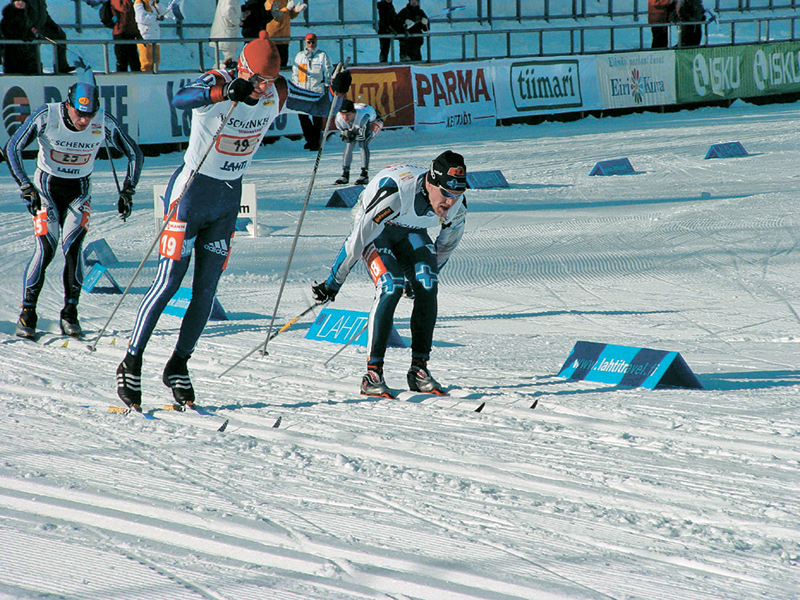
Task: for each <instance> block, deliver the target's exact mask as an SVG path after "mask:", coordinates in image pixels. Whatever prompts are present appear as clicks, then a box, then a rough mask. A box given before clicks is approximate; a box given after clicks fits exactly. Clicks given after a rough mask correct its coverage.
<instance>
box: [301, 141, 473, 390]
mask: <svg viewBox="0 0 800 600" xmlns="http://www.w3.org/2000/svg"><path fill="white" fill-rule="evenodd" d="M466 188H467V167H466V166H465V165H464V157H462V156H461V155H460V154H457V153H455V152H451V151H450V150H447V151H446V152H443V153H442V154H440V155H439V156H437V157H436V158H435V159H433V161H432V162H431V166H430V168H428V169H426V168H425V167H415V166H412V165H406V164H400V165H394V166H391V167H387V168H385V169H383V170H382V171H380V172H379V173H378V174H377V175H376V176H375V177H374V178H373V179H372V181H370V182H369V183H368V184H367V187H366V188H364V191H363V192H362V193H361V196H360V197H359V202H358V204H357V205H356V207H355V208H354V209H353V210H354V213H355V224H354V226H353V229H352V231H351V232H350V235H349V236H348V237H347V239H345V241H344V244H343V245H342V248H341V250H340V251H339V254H338V256H337V257H336V260H335V261H334V263H333V266H332V267H331V272H330V275H328V278H327V279H326V280H325V281H324V282H322V283H319V284H318V283H316V282H314V285H312V286H311V290H312V292H313V294H314V297H315V298H316V299H317V301H319V302H322V301H325V300H331V301H333V300H334V299H335V298H336V294H337V293H338V292H339V289H340V288H341V287H342V285H343V284H344V282H345V279H346V278H347V275H348V274H349V273H350V270H351V269H352V268H353V267H354V266H355V264H356V263H357V262H358V261H359V260H363V261H364V263H365V264H366V266H367V272H368V273H369V275H370V277H371V278H372V281H373V283H374V284H375V299H374V301H373V303H372V310H371V311H370V314H369V321H368V327H369V329H368V332H369V334H368V337H369V340H368V342H367V348H368V350H369V354H368V356H367V373H366V374H365V375H364V377H363V378H362V380H361V393H362V394H364V395H366V396H383V397H386V398H393V397H394V393H393V392H392V390H391V389H390V388H389V386H387V385H386V381H385V380H384V377H383V362H384V355H385V353H386V344H387V342H388V339H389V333H390V332H391V330H392V321H393V319H394V311H395V308H396V307H397V303H398V301H399V300H400V297H401V296H402V295H403V292H404V290H407V291H408V292H409V296H411V297H413V299H414V308H413V309H412V311H411V367H410V368H409V370H408V374H407V376H406V379H407V381H408V388H409V389H410V390H412V391H415V392H425V393H429V394H439V395H443V394H445V391H444V390H443V389H442V386H441V385H439V383H438V382H437V381H436V380H435V379H434V378H433V376H432V375H431V373H430V371H429V370H428V359H429V358H430V353H431V346H432V344H433V329H434V327H435V325H436V315H437V310H438V309H437V306H438V305H437V294H438V290H439V272H440V271H441V269H442V267H443V266H444V265H445V263H446V262H447V260H448V259H449V258H450V255H451V254H452V252H453V250H455V248H456V246H458V243H459V242H460V241H461V237H462V235H463V234H464V224H465V221H466V216H467V204H466V200H465V199H464V191H465V190H466ZM429 227H440V230H439V233H438V235H437V237H436V242H435V243H434V242H433V241H432V240H431V238H430V236H429V235H428V231H427V230H428V228H429Z"/></svg>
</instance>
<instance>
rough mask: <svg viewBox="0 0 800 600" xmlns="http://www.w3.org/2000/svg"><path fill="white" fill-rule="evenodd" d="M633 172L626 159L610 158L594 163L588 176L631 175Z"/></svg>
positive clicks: (629, 162)
mask: <svg viewBox="0 0 800 600" xmlns="http://www.w3.org/2000/svg"><path fill="white" fill-rule="evenodd" d="M635 172H636V171H634V170H633V165H632V164H631V161H629V160H628V159H627V158H612V159H610V160H601V161H600V162H598V163H596V164H595V165H594V168H593V169H592V171H591V173H589V175H631V174H633V173H635Z"/></svg>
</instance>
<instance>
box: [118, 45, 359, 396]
mask: <svg viewBox="0 0 800 600" xmlns="http://www.w3.org/2000/svg"><path fill="white" fill-rule="evenodd" d="M279 70H280V56H279V55H278V51H277V49H276V48H275V44H273V43H272V41H271V40H270V39H269V38H268V37H267V34H266V32H265V31H262V32H261V33H260V34H259V37H258V39H255V40H252V41H251V42H249V43H248V44H247V45H246V46H245V47H244V50H242V53H241V54H240V55H239V62H238V65H237V67H236V68H235V69H230V70H212V71H209V72H207V73H206V74H204V75H203V76H202V77H200V78H199V79H197V80H196V81H194V82H192V83H191V84H189V85H187V86H186V87H184V88H181V89H180V90H179V91H178V93H177V94H176V95H175V97H174V99H173V100H172V105H173V106H174V107H175V108H177V109H179V110H190V109H191V111H192V129H191V133H190V135H189V147H188V149H187V150H186V153H185V155H184V162H183V164H182V165H181V166H180V167H179V168H178V169H177V171H175V173H174V174H173V175H172V178H171V179H170V181H169V184H168V186H167V190H166V193H165V195H164V214H165V215H166V214H168V213H169V209H170V207H171V205H172V203H173V202H175V201H176V200H178V199H180V203H179V204H178V209H177V211H176V212H175V214H174V215H173V217H172V219H171V220H172V221H173V222H172V223H170V225H169V226H168V227H167V229H166V230H165V232H164V234H163V235H162V238H161V240H160V241H159V254H160V256H159V260H158V270H157V272H156V276H155V280H154V281H153V284H152V285H151V287H150V290H149V291H148V292H147V293H146V294H145V296H144V299H143V300H142V303H141V305H140V307H139V312H138V314H137V315H136V321H135V322H134V325H133V330H132V332H131V337H130V340H129V344H128V352H127V354H126V355H125V358H124V360H123V361H122V362H121V363H120V365H119V367H118V368H117V394H118V395H119V397H120V398H121V399H122V401H123V402H124V403H125V404H126V405H128V406H130V407H132V408H134V409H135V410H141V398H142V389H141V370H142V355H143V353H144V349H145V346H146V345H147V342H148V341H149V339H150V336H151V335H152V333H153V330H154V329H155V327H156V323H157V322H158V319H159V317H160V316H161V313H162V311H163V310H164V308H165V307H166V305H167V302H169V301H170V299H172V297H173V296H174V295H175V292H177V291H178V289H179V288H180V285H181V282H182V281H183V277H184V275H186V271H187V270H188V268H189V261H190V259H191V257H192V253H193V252H194V254H195V266H194V277H193V281H192V299H191V301H190V302H189V306H188V308H187V309H186V314H185V315H184V317H183V322H182V323H181V328H180V333H179V335H178V341H177V343H176V345H175V350H174V353H173V355H172V357H171V358H170V360H169V362H167V365H166V367H165V368H164V372H163V375H162V381H163V382H164V384H165V385H166V386H167V387H169V388H171V389H172V394H173V398H174V400H175V402H176V403H177V404H180V405H188V406H193V405H194V400H195V393H194V388H193V387H192V382H191V380H190V378H189V372H188V369H187V366H186V365H187V361H188V360H189V358H190V357H191V355H192V352H194V348H195V345H196V344H197V340H198V339H199V338H200V334H201V332H202V331H203V328H204V327H205V324H206V322H207V321H208V317H209V315H210V313H211V307H212V304H213V301H214V296H215V294H216V291H217V283H218V281H219V278H220V276H221V275H222V271H223V269H224V268H225V265H226V264H227V261H228V255H229V252H230V244H231V239H232V237H233V232H234V229H235V226H236V219H237V217H238V215H239V204H240V202H241V196H242V175H243V174H244V172H245V170H246V169H247V166H248V165H249V164H250V161H251V160H252V159H253V156H254V155H255V153H256V150H257V149H258V147H259V146H260V145H261V140H262V138H263V137H264V134H265V133H266V132H267V130H268V129H269V126H270V125H271V124H272V122H273V121H274V120H275V119H276V118H277V117H278V115H280V114H281V113H282V112H283V110H284V109H285V108H287V107H288V108H291V109H292V110H296V111H299V112H304V113H307V114H312V115H319V116H327V114H328V113H329V111H330V108H331V103H333V102H335V103H337V104H338V102H339V96H341V95H342V94H344V93H345V92H347V90H348V89H349V88H350V83H351V77H350V74H349V73H348V72H347V71H342V72H341V73H339V74H338V75H337V76H336V77H334V79H333V81H332V82H331V85H330V88H329V90H328V91H327V92H326V93H325V94H323V95H322V96H321V97H320V95H319V94H310V93H309V92H307V91H306V90H302V89H299V88H297V87H296V86H294V85H293V84H291V83H290V82H287V81H286V79H284V78H283V77H282V76H281V75H280V74H279ZM231 102H235V103H236V105H235V106H234V107H233V109H232V112H231V113H230V115H229V116H228V119H227V121H226V122H225V124H224V125H223V126H222V129H221V131H219V132H218V130H219V129H220V125H221V123H222V120H223V119H224V117H225V115H226V114H227V113H228V110H229V109H231ZM215 135H216V137H215ZM204 156H205V160H203V157H204ZM201 163H202V164H201ZM195 171H197V173H196V175H195V176H194V179H191V180H190V177H191V176H192V174H193V173H194V172H195ZM187 182H188V183H189V185H188V186H187Z"/></svg>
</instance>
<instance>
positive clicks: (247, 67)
mask: <svg viewBox="0 0 800 600" xmlns="http://www.w3.org/2000/svg"><path fill="white" fill-rule="evenodd" d="M237 66H238V67H239V68H240V69H242V70H244V71H250V72H251V73H255V74H256V75H261V76H262V77H265V78H267V79H275V78H276V77H277V76H278V74H279V73H280V70H281V57H280V55H279V54H278V49H277V48H276V47H275V44H273V43H272V40H270V39H269V35H267V32H266V31H259V32H258V39H257V40H253V41H252V42H249V43H248V44H247V45H246V46H245V47H244V50H242V53H241V54H240V55H239V64H238V65H237Z"/></svg>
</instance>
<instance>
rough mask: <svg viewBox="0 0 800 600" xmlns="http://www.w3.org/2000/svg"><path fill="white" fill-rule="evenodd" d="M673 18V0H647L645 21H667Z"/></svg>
mask: <svg viewBox="0 0 800 600" xmlns="http://www.w3.org/2000/svg"><path fill="white" fill-rule="evenodd" d="M674 20H675V0H647V22H648V23H651V24H652V23H669V22H671V21H674Z"/></svg>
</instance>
